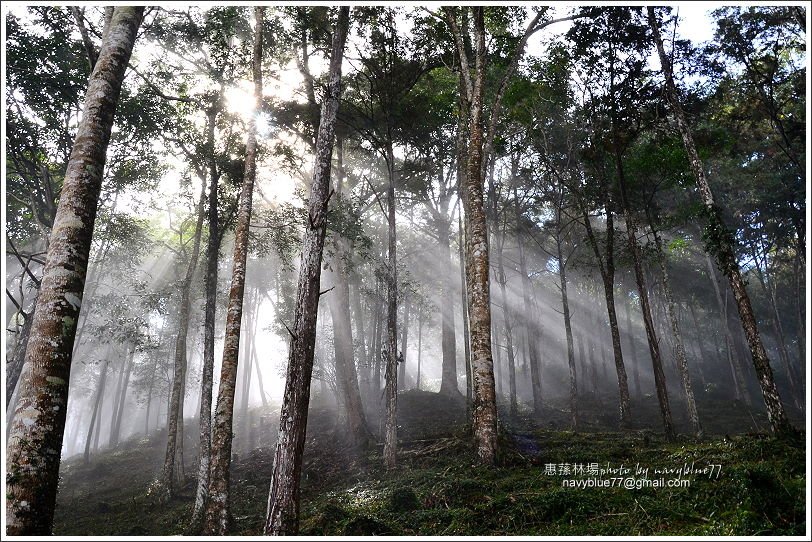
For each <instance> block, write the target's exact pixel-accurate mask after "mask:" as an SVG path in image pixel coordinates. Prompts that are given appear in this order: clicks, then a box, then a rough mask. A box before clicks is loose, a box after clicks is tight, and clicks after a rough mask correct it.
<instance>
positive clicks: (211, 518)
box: [202, 7, 264, 536]
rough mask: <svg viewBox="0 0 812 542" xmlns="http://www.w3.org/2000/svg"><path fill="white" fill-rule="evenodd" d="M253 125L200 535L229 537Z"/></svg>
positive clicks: (258, 63) (257, 51)
mask: <svg viewBox="0 0 812 542" xmlns="http://www.w3.org/2000/svg"><path fill="white" fill-rule="evenodd" d="M263 15H264V8H262V7H255V8H254V18H255V20H256V25H255V27H254V41H253V66H252V68H253V70H252V71H253V76H254V108H255V110H256V111H257V112H258V111H259V110H261V103H262V28H263V20H264V17H263ZM256 160H257V124H256V117H255V116H254V115H252V116H251V119H250V120H249V122H248V142H247V144H246V148H245V170H244V173H243V185H242V191H241V192H240V204H239V211H238V212H237V224H236V227H235V233H234V256H233V262H234V263H233V267H232V272H231V288H230V289H229V293H228V309H227V313H226V328H225V338H224V341H223V361H222V367H221V370H220V386H219V390H218V393H217V407H216V409H215V413H214V423H213V424H212V440H211V459H210V462H211V467H210V469H209V491H208V493H209V498H208V502H207V503H206V506H205V512H204V519H203V529H202V532H203V534H206V535H220V536H222V535H225V534H226V533H227V532H228V528H229V523H230V516H229V482H230V480H231V476H230V466H231V447H232V427H233V422H234V392H235V387H236V383H237V365H238V360H239V352H240V329H241V327H242V312H243V298H244V295H245V271H246V269H245V268H246V265H247V260H248V232H249V225H250V222H251V207H252V196H253V192H254V181H255V179H256V172H257V167H256Z"/></svg>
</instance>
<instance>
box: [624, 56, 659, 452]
mask: <svg viewBox="0 0 812 542" xmlns="http://www.w3.org/2000/svg"><path fill="white" fill-rule="evenodd" d="M613 66H614V63H613V64H611V66H610V72H612V70H613ZM610 77H611V80H612V93H614V92H615V90H614V73H613V72H612V75H611V76H610ZM612 109H613V111H612V132H613V147H614V153H615V168H616V170H617V178H618V185H619V188H620V202H621V207H622V208H623V214H624V218H625V221H626V235H627V236H628V244H629V253H630V254H631V256H632V262H633V264H634V266H633V267H634V275H635V280H636V282H637V293H638V294H639V297H640V310H641V311H642V313H643V324H644V325H645V329H646V338H647V339H648V348H649V354H650V355H651V364H652V367H653V369H654V385H655V387H656V389H657V400H658V402H659V404H660V414H661V415H662V418H663V429H664V431H665V438H666V439H667V440H673V439H674V427H673V424H672V422H671V406H670V405H669V403H668V389H667V386H666V383H665V374H664V373H663V363H662V358H661V357H660V345H659V342H658V339H657V333H656V331H655V329H654V321H653V319H652V317H651V305H650V303H649V295H648V287H647V286H646V277H645V274H644V272H643V256H642V254H641V251H640V245H639V244H638V242H637V224H636V222H635V219H634V216H633V215H632V210H631V208H630V205H629V199H628V195H627V193H626V180H625V173H624V170H623V159H622V152H621V149H620V143H619V133H618V128H617V118H616V115H615V113H614V105H613V108H612Z"/></svg>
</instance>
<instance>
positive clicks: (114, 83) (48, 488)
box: [6, 6, 144, 536]
mask: <svg viewBox="0 0 812 542" xmlns="http://www.w3.org/2000/svg"><path fill="white" fill-rule="evenodd" d="M143 13H144V8H143V7H123V6H122V7H116V8H115V11H114V13H113V17H112V20H111V21H110V24H109V25H107V30H106V35H105V39H104V40H103V41H102V47H101V51H100V52H99V57H98V60H97V61H96V65H95V67H94V70H93V73H92V74H91V76H90V80H89V82H88V87H87V92H86V93H85V100H84V107H83V111H84V113H83V115H82V119H81V121H80V122H79V127H78V129H77V133H76V140H75V142H74V145H73V149H72V150H71V156H70V160H69V161H68V166H67V170H66V172H65V177H64V182H63V187H62V193H61V195H60V198H59V205H58V207H57V212H56V217H55V220H54V227H53V230H52V232H51V236H50V239H49V246H48V253H47V257H46V263H45V269H44V272H43V278H42V283H41V287H40V293H39V298H38V299H37V309H36V311H35V314H34V320H33V322H32V324H31V335H30V338H29V342H28V346H27V349H26V355H25V363H24V366H23V370H22V375H21V377H20V378H21V380H20V386H21V388H20V391H19V393H18V397H19V399H18V401H17V405H16V407H15V411H14V420H13V422H12V428H11V433H10V436H9V439H8V447H7V460H8V463H7V474H6V534H7V535H10V536H24V535H47V534H50V532H51V526H52V523H53V515H54V506H55V503H56V492H57V484H58V480H59V463H60V450H61V449H62V437H63V434H64V431H65V416H66V413H67V399H68V385H67V383H68V380H69V378H70V367H71V350H72V348H73V343H74V339H75V336H76V320H77V318H78V316H79V310H80V307H81V303H82V293H83V290H84V284H85V278H86V274H87V263H88V257H89V254H90V243H91V239H92V236H93V226H94V224H95V221H96V208H97V205H98V199H99V192H100V190H101V182H102V177H103V172H104V164H105V159H106V153H107V145H108V143H109V141H110V134H111V129H112V126H113V116H114V114H115V110H116V105H117V103H118V98H119V94H120V92H121V84H122V81H123V79H124V71H125V70H126V68H127V64H128V62H129V59H130V54H131V53H132V48H133V43H134V42H135V36H136V32H137V29H138V27H139V26H140V24H141V19H142V16H143Z"/></svg>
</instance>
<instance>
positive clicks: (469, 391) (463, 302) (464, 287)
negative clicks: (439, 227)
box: [459, 215, 474, 414]
mask: <svg viewBox="0 0 812 542" xmlns="http://www.w3.org/2000/svg"><path fill="white" fill-rule="evenodd" d="M459 222H460V223H459V232H460V235H459V260H460V297H461V299H460V307H461V308H462V339H463V344H464V345H465V351H464V353H465V404H466V409H467V410H468V411H469V414H470V409H471V401H472V399H473V389H474V387H473V382H472V379H471V333H470V329H469V327H468V323H469V322H468V284H467V280H466V279H465V256H464V255H463V247H464V246H465V230H464V229H463V227H462V215H460V217H459Z"/></svg>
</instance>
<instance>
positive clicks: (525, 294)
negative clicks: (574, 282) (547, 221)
mask: <svg viewBox="0 0 812 542" xmlns="http://www.w3.org/2000/svg"><path fill="white" fill-rule="evenodd" d="M511 169H513V172H512V174H513V175H512V176H513V178H514V179H516V177H517V171H516V164H515V163H514V164H513V165H512V167H511ZM513 202H514V209H515V211H516V244H517V245H518V248H519V274H520V275H521V278H522V298H523V301H524V313H525V315H527V318H525V319H522V321H523V322H524V323H523V327H524V332H525V338H526V340H527V363H529V364H530V382H531V385H532V388H533V414H534V415H535V416H536V418H540V417H541V414H542V411H541V407H542V395H541V372H540V370H539V369H540V366H539V355H538V348H537V343H536V341H535V340H533V338H532V337H531V336H530V325H532V324H533V323H532V321H530V320H529V315H531V314H534V313H535V312H536V310H535V307H534V306H533V299H532V297H531V295H530V291H531V288H532V287H531V285H530V277H528V275H527V260H526V258H525V255H524V239H523V238H522V231H523V226H522V213H521V210H520V209H519V192H518V189H517V188H516V184H515V183H514V185H513ZM541 325H542V324H541V320H539V321H538V327H539V328H540V327H541ZM534 334H535V330H534ZM510 377H511V378H512V379H513V380H514V381H515V379H516V376H515V374H514V372H513V368H511V375H510ZM514 392H515V382H514V384H513V387H512V388H511V394H513V393H514ZM512 405H513V403H512V402H511V407H512Z"/></svg>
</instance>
